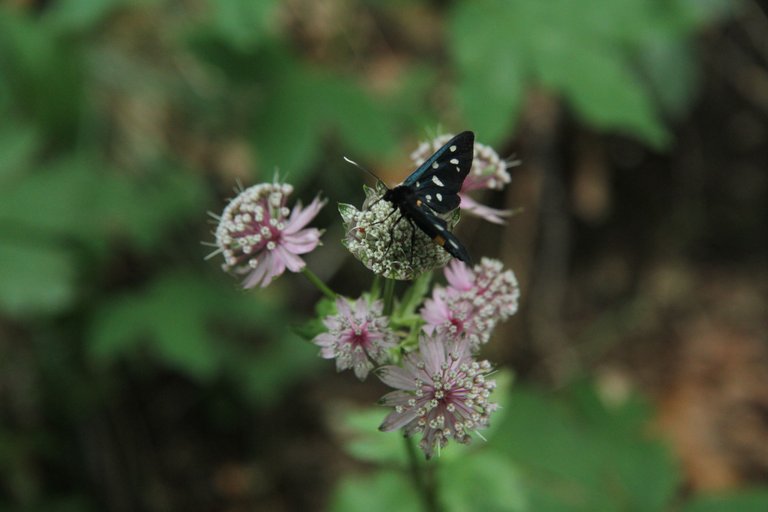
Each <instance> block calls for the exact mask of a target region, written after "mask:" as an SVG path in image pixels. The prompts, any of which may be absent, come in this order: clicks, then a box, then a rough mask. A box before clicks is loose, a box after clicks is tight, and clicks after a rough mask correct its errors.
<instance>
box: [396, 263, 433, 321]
mask: <svg viewBox="0 0 768 512" xmlns="http://www.w3.org/2000/svg"><path fill="white" fill-rule="evenodd" d="M431 283H432V272H425V273H423V274H421V275H420V276H419V277H417V278H416V280H414V281H413V282H412V283H411V285H410V286H409V287H408V289H407V290H406V292H405V294H404V295H403V297H402V299H401V300H400V302H399V303H398V304H397V307H396V308H395V315H394V316H398V317H404V316H410V315H412V314H414V313H415V311H416V308H417V307H419V306H420V305H421V303H422V302H423V301H424V297H425V296H426V295H427V293H428V292H429V290H430V284H431Z"/></svg>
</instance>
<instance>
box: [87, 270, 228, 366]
mask: <svg viewBox="0 0 768 512" xmlns="http://www.w3.org/2000/svg"><path fill="white" fill-rule="evenodd" d="M212 291H213V290H211V289H210V288H209V287H208V286H206V285H205V284H204V283H201V282H199V281H198V280H197V279H195V278H194V276H193V275H173V276H165V277H163V278H161V279H160V280H158V281H157V282H155V283H152V285H151V286H150V287H149V288H148V289H147V290H145V291H142V292H135V293H130V294H125V295H123V296H121V297H116V298H113V299H112V300H111V301H109V302H107V303H106V304H104V305H103V306H102V307H100V308H99V309H98V311H97V313H96V314H95V315H94V317H93V324H92V328H91V334H90V336H89V342H88V352H89V354H90V356H91V357H92V358H93V359H94V360H95V361H97V362H99V363H102V364H104V363H109V362H111V361H113V360H115V359H116V358H118V357H120V356H126V355H130V354H131V353H133V352H136V351H137V350H138V348H139V347H145V348H148V349H149V350H150V351H151V352H152V353H154V354H155V355H156V357H158V358H159V359H160V360H162V361H164V362H165V363H166V364H168V365H169V366H171V367H174V368H176V369H178V370H180V371H182V372H184V373H188V374H189V375H191V376H192V377H197V378H210V377H211V376H212V375H213V373H214V372H215V371H216V369H217V368H218V363H219V353H218V351H217V350H216V348H215V345H216V341H217V340H216V338H215V336H214V335H213V333H212V332H211V331H210V330H209V326H210V322H211V320H212V318H211V317H212V316H213V311H212V310H211V308H210V305H211V302H212V297H211V296H210V295H209V294H210V293H211V292H212Z"/></svg>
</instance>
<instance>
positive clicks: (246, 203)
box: [209, 182, 326, 288]
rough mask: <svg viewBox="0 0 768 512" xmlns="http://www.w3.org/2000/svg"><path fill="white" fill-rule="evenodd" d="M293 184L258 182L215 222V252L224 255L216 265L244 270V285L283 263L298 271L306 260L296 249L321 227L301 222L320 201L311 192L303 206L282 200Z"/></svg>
mask: <svg viewBox="0 0 768 512" xmlns="http://www.w3.org/2000/svg"><path fill="white" fill-rule="evenodd" d="M291 192H293V187H292V186H291V185H289V184H286V183H277V182H275V183H262V184H259V185H254V186H252V187H250V188H247V189H245V190H243V191H242V192H240V194H238V195H237V197H235V198H234V199H232V200H231V201H230V202H229V204H228V205H227V207H226V208H224V212H223V213H222V214H221V217H219V218H218V221H219V224H218V226H217V228H216V245H217V246H218V249H217V250H216V251H214V252H213V253H212V254H211V255H209V257H211V256H214V255H216V254H219V253H221V254H223V255H224V263H223V264H222V268H223V269H224V270H225V271H233V272H235V273H237V274H247V276H246V278H245V280H244V281H243V286H244V287H245V288H252V287H254V286H256V285H260V286H261V287H265V286H267V285H269V283H271V282H272V280H273V279H274V278H275V277H277V276H279V275H280V274H282V273H283V272H284V271H285V269H286V268H287V269H288V270H290V271H291V272H298V271H300V270H301V269H302V268H304V266H305V265H306V264H305V263H304V260H302V259H301V258H300V257H299V256H298V255H299V254H306V253H308V252H311V251H313V250H314V249H315V247H317V246H318V244H319V243H320V235H321V231H320V230H319V229H316V228H306V229H305V226H306V225H307V224H309V222H310V221H311V220H312V219H314V218H315V216H316V215H317V214H318V212H319V211H320V209H321V208H322V207H323V206H324V205H325V203H326V201H321V200H320V198H319V197H316V198H315V199H314V200H313V201H312V202H311V203H310V204H309V205H308V206H307V207H306V208H303V207H302V206H301V203H300V202H299V203H297V204H296V206H294V207H293V209H292V210H291V209H290V208H288V206H287V200H288V196H289V195H290V194H291Z"/></svg>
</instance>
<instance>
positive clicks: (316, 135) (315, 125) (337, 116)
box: [253, 63, 395, 182]
mask: <svg viewBox="0 0 768 512" xmlns="http://www.w3.org/2000/svg"><path fill="white" fill-rule="evenodd" d="M265 98H266V101H265V102H264V103H263V104H262V105H261V109H259V111H258V113H257V116H256V118H255V120H254V135H253V141H254V145H255V147H256V152H257V156H258V158H259V162H260V164H261V167H262V168H263V169H264V170H265V171H266V172H267V173H271V172H272V171H273V170H274V169H279V170H280V171H281V172H282V173H283V174H285V173H287V174H288V175H289V176H290V178H291V180H292V181H293V182H300V181H301V180H302V178H303V173H304V172H305V171H306V169H307V167H308V165H309V163H310V162H311V161H312V160H314V159H315V158H316V157H317V156H318V151H319V148H320V144H321V142H322V138H323V137H324V136H327V135H328V134H330V133H333V132H334V131H335V132H337V133H338V134H339V135H340V136H341V138H342V141H343V142H345V143H346V144H348V145H349V146H350V148H351V149H352V150H353V151H356V152H357V151H359V152H363V153H368V154H374V155H383V154H385V153H386V152H388V151H390V150H391V149H392V148H393V147H394V146H395V140H394V138H393V135H392V134H393V132H394V126H393V121H392V118H391V116H390V115H389V114H388V112H387V110H386V109H385V108H384V105H382V104H381V102H377V101H374V99H373V98H371V97H370V96H369V95H368V94H367V93H366V92H365V91H364V90H363V89H362V88H361V87H360V86H359V85H357V84H355V83H354V82H353V81H352V80H351V79H349V78H343V77H336V76H333V75H330V74H324V73H320V72H319V71H314V70H310V69H308V68H305V67H303V66H301V65H300V64H299V63H294V65H293V66H292V67H291V68H290V69H287V70H285V72H284V73H283V74H280V75H278V76H276V77H275V81H274V82H273V83H272V84H271V85H270V86H269V88H268V89H267V90H266V91H265ZM374 120H375V121H374ZM361 126H364V127H365V129H361Z"/></svg>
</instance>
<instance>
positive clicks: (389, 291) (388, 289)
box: [384, 279, 395, 316]
mask: <svg viewBox="0 0 768 512" xmlns="http://www.w3.org/2000/svg"><path fill="white" fill-rule="evenodd" d="M394 305H395V280H394V279H384V315H385V316H389V315H391V314H392V310H393V309H394Z"/></svg>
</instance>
